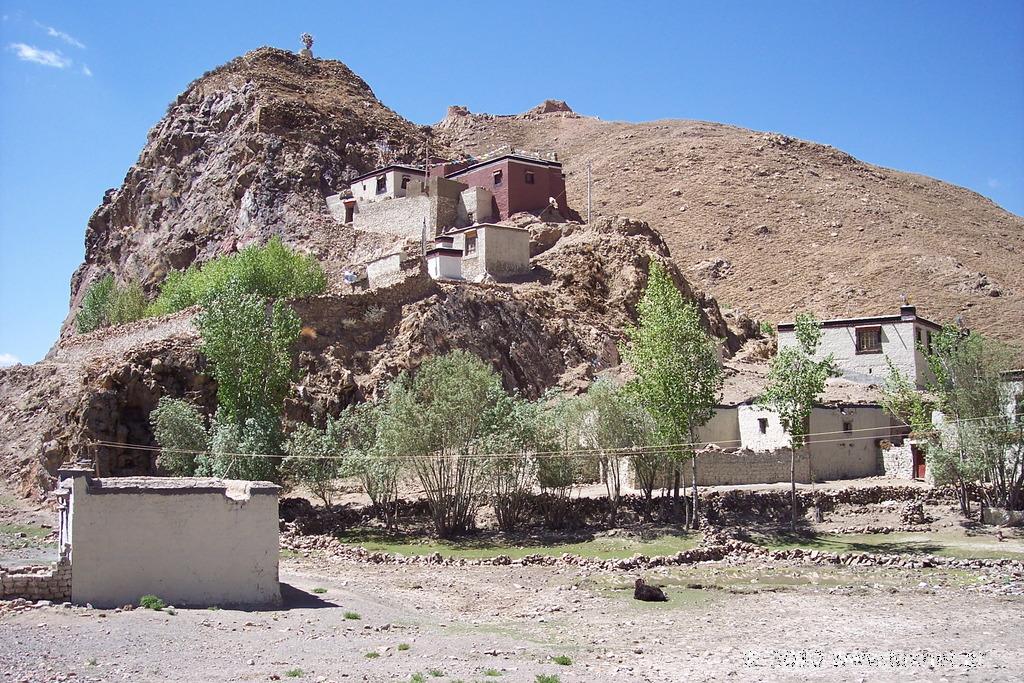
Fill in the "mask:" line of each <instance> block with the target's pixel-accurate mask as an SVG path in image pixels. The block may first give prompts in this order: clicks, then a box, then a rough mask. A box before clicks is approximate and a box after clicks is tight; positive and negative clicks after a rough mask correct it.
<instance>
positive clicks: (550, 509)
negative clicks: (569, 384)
mask: <svg viewBox="0 0 1024 683" xmlns="http://www.w3.org/2000/svg"><path fill="white" fill-rule="evenodd" d="M580 408H581V403H580V399H579V397H573V398H558V397H557V396H556V395H555V394H554V393H553V392H547V393H545V394H544V395H543V396H542V397H541V398H540V399H539V400H538V401H537V422H536V430H535V437H534V438H535V444H536V449H537V456H536V457H537V483H538V484H539V485H540V492H541V510H542V512H543V514H544V524H545V525H546V526H547V527H548V528H549V529H561V528H563V527H565V526H566V525H567V524H568V522H569V514H568V513H569V505H570V503H571V501H572V492H573V489H574V488H575V487H576V485H577V484H578V483H579V479H580V472H581V470H582V468H583V465H584V464H585V460H584V458H582V457H581V456H580V454H579V453H578V451H579V449H580V440H581V436H580V430H581V429H582V423H583V411H582V410H580Z"/></svg>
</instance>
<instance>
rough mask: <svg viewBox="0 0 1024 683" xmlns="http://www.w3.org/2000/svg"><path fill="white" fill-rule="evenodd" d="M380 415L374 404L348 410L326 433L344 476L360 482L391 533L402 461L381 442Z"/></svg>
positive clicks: (331, 423)
mask: <svg viewBox="0 0 1024 683" xmlns="http://www.w3.org/2000/svg"><path fill="white" fill-rule="evenodd" d="M380 415H381V411H380V409H379V407H378V406H377V405H376V404H373V403H360V404H357V405H353V406H349V407H348V408H346V409H345V410H343V411H342V412H341V414H340V415H339V416H338V417H337V418H336V419H334V420H329V421H328V423H327V433H328V435H329V436H330V438H331V440H332V441H333V442H334V443H335V444H336V445H338V446H339V447H340V450H341V453H342V467H343V471H344V473H345V475H347V476H354V477H358V478H359V481H360V483H361V484H362V486H363V490H364V491H365V492H366V495H367V496H369V497H370V502H371V503H372V504H373V509H374V511H375V512H376V514H377V516H378V517H379V518H380V519H381V520H382V521H383V522H384V525H385V526H386V527H387V528H388V529H391V528H393V527H394V523H395V517H396V515H397V513H398V476H399V467H398V462H399V461H398V460H397V459H395V458H392V457H391V453H390V452H389V451H388V450H387V449H385V448H383V447H382V443H381V442H379V441H378V438H377V436H378V435H377V431H378V425H379V423H380Z"/></svg>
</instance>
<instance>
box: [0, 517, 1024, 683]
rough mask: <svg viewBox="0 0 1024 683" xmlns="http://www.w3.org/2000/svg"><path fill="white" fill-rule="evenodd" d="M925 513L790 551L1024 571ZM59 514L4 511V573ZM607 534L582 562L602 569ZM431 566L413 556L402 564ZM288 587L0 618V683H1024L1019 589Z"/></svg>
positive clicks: (876, 578)
mask: <svg viewBox="0 0 1024 683" xmlns="http://www.w3.org/2000/svg"><path fill="white" fill-rule="evenodd" d="M925 512H926V513H927V515H928V517H929V518H930V522H929V524H928V525H927V526H923V527H922V528H921V530H920V531H919V532H914V533H897V532H893V533H850V532H847V533H834V532H835V531H837V530H839V529H847V530H849V529H851V528H858V527H861V526H872V527H878V526H893V527H895V526H896V525H897V524H898V523H899V508H898V506H896V505H887V504H880V505H871V506H843V507H841V508H839V509H837V510H835V511H833V512H830V513H829V514H828V515H827V516H826V518H825V519H824V520H823V521H822V522H820V523H817V524H814V525H813V527H814V529H813V530H814V531H817V532H818V533H817V534H816V535H811V536H806V537H802V538H803V539H804V540H803V541H800V540H799V539H797V541H796V542H795V543H792V545H799V544H800V543H803V544H804V547H816V548H820V549H822V550H826V551H833V552H850V551H856V552H886V553H893V552H895V553H900V554H906V555H908V556H911V555H919V554H920V553H939V554H946V555H947V556H950V555H951V556H954V557H1008V558H1014V559H1018V560H1019V559H1021V558H1024V535H1022V534H1021V533H1020V530H1009V529H1007V530H1001V531H999V532H997V531H995V530H992V529H987V528H980V527H971V526H965V525H963V524H961V523H960V522H959V520H958V517H957V514H956V511H955V509H952V508H950V506H948V505H927V506H925ZM50 514H51V513H50V512H48V511H47V510H43V509H41V510H26V509H21V510H12V509H11V508H10V507H8V509H7V510H6V511H5V512H4V514H2V515H0V526H2V528H0V532H2V533H0V562H2V563H3V564H5V565H9V564H20V563H25V562H27V561H32V560H35V561H38V558H40V557H43V556H46V555H47V554H48V553H49V552H50V550H51V549H50V548H49V545H52V542H51V540H50V539H49V536H48V535H49V534H50V529H49V528H47V527H48V523H49V521H50V520H49V515H50ZM616 532H617V533H615V536H614V538H615V539H616V540H617V539H619V538H620V537H621V536H622V535H623V534H625V535H627V536H630V537H631V539H632V540H629V543H630V544H631V545H628V546H626V547H629V548H634V545H632V544H634V543H637V542H639V541H638V540H637V539H636V538H632V537H640V536H642V535H643V533H642V529H639V530H638V529H620V530H616ZM830 532H832V533H830ZM750 533H751V536H752V537H754V538H757V537H758V535H759V534H761V535H762V536H763V537H762V539H761V540H762V541H763V542H764V543H766V544H769V545H772V546H773V547H785V546H786V545H787V544H790V542H791V541H792V539H788V538H787V537H785V536H773V537H769V536H768V534H767V531H766V529H763V528H762V529H757V528H751V530H750ZM997 533H999V534H1001V535H1002V537H1001V538H1000V537H999V536H997V535H996V534H997ZM606 535H610V532H602V533H600V534H597V533H595V534H594V538H592V539H590V540H589V541H584V542H583V544H584V545H585V544H587V543H589V544H590V545H589V546H587V550H590V551H594V552H601V553H604V552H608V550H609V548H610V547H611V546H610V545H608V543H607V541H609V540H610V539H609V538H607V537H606ZM682 539H683V540H682V541H681V542H685V543H693V542H696V540H695V539H693V538H688V537H686V536H685V535H683V537H682ZM660 542H661V543H665V542H667V541H665V540H664V539H662V540H661V541H660ZM808 544H809V545H808ZM434 550H435V548H434V547H432V546H429V545H428V546H424V547H423V548H422V551H421V550H420V549H419V546H417V545H414V544H409V546H408V547H407V548H405V547H403V546H401V545H399V550H397V552H406V551H410V552H417V553H420V554H422V553H426V552H433V551H434ZM442 550H443V548H442ZM474 550H476V547H474ZM640 550H641V551H643V552H648V550H647V549H646V548H641V549H640ZM499 552H506V549H502V548H497V549H495V550H494V554H497V553H499ZM629 552H630V553H632V552H634V550H633V549H631V550H629ZM638 575H642V576H644V577H645V578H647V579H648V581H649V582H650V583H652V584H656V585H661V586H663V587H664V588H665V591H666V593H667V594H668V595H669V598H670V600H669V602H668V603H641V602H637V601H634V600H633V599H632V583H633V581H634V580H635V578H636V577H637V576H638ZM281 580H282V582H283V594H284V598H285V605H284V606H283V608H282V609H278V610H268V611H235V610H220V609H181V608H176V609H173V610H171V609H168V610H165V611H162V612H154V611H150V610H142V609H135V610H128V611H120V610H94V609H88V608H85V607H71V606H60V605H53V606H41V607H33V608H30V609H21V610H18V609H14V608H13V606H12V605H11V604H10V603H6V604H5V603H3V602H0V683H7V682H8V681H12V682H13V681H164V680H174V681H268V680H299V681H318V682H327V681H350V680H351V681H435V680H436V681H439V682H451V681H467V682H468V681H527V682H529V683H534V682H536V681H538V680H540V681H548V682H549V683H553V682H554V681H559V682H560V683H568V682H570V681H676V680H735V681H748V680H765V681H774V680H812V681H818V680H822V681H846V680H860V681H887V680H893V681H895V680H907V679H909V680H928V681H932V680H936V681H940V680H946V681H956V680H978V681H982V680H984V681H993V680H997V681H998V680H1005V681H1011V680H1013V681H1015V680H1021V679H1022V678H1024V625H1022V620H1021V615H1022V614H1024V576H1021V575H1020V572H1019V571H1017V573H1016V574H1014V573H1013V571H1006V570H999V571H996V570H992V569H967V568H963V567H958V568H952V567H948V566H947V567H943V568H929V569H908V568H905V567H874V566H855V567H851V566H834V565H829V566H821V565H818V564H811V563H810V562H807V563H803V562H802V561H801V560H788V561H779V560H769V559H764V558H754V557H752V556H734V557H730V558H727V559H726V560H723V561H718V562H703V563H697V564H693V565H683V566H675V567H657V568H653V569H650V570H647V571H644V572H641V573H639V574H638V573H636V572H628V571H621V570H599V569H595V568H594V567H593V566H587V567H579V566H572V565H557V566H551V567H547V566H523V565H518V564H511V565H508V566H430V565H424V564H373V565H370V564H365V563H360V562H358V561H356V560H354V559H352V558H351V555H345V556H339V555H337V554H335V553H332V552H331V551H330V550H310V551H301V552H295V551H293V550H287V549H285V550H282V559H281ZM556 657H566V658H568V659H566V660H562V661H565V662H569V663H563V664H560V663H557V662H556V661H555V658H556ZM538 676H541V678H538ZM545 676H553V677H556V678H543V677H545Z"/></svg>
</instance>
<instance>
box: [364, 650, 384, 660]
mask: <svg viewBox="0 0 1024 683" xmlns="http://www.w3.org/2000/svg"><path fill="white" fill-rule="evenodd" d="M363 656H364V657H366V658H367V659H377V658H378V657H380V653H379V652H377V651H376V650H370V651H369V652H367V653H366V654H365V655H363Z"/></svg>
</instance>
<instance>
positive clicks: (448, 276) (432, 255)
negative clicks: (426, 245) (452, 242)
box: [427, 246, 462, 280]
mask: <svg viewBox="0 0 1024 683" xmlns="http://www.w3.org/2000/svg"><path fill="white" fill-rule="evenodd" d="M427 272H428V273H430V277H432V278H434V279H435V280H461V279H462V250H461V249H454V248H452V247H447V246H437V247H434V248H433V249H428V250H427Z"/></svg>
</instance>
